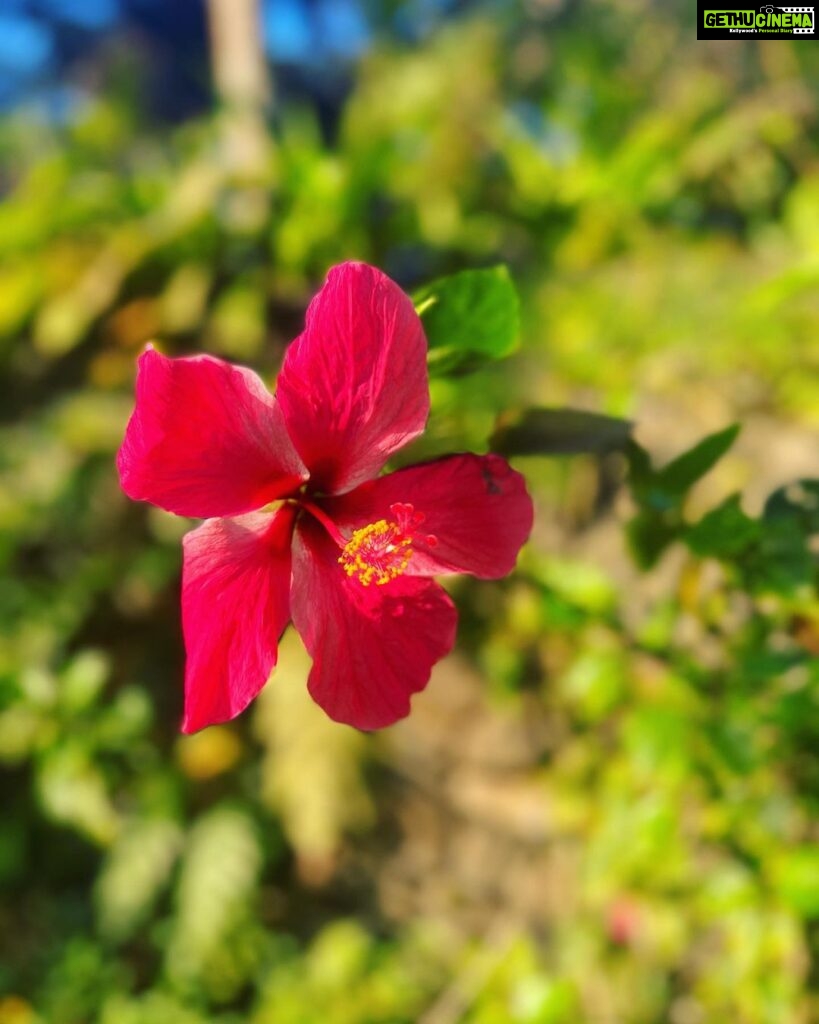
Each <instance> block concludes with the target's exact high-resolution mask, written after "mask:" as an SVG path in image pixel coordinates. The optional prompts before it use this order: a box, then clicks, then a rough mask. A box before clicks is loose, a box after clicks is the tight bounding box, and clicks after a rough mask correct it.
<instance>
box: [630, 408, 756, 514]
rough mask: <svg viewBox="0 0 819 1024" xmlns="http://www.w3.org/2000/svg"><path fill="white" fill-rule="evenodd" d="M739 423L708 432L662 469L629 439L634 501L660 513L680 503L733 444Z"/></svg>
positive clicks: (631, 483)
mask: <svg viewBox="0 0 819 1024" xmlns="http://www.w3.org/2000/svg"><path fill="white" fill-rule="evenodd" d="M739 429H740V428H739V424H736V423H735V424H734V425H733V426H730V427H727V428H726V429H725V430H720V431H718V432H717V433H715V434H709V435H708V436H707V437H704V438H703V439H702V441H700V442H698V443H697V444H695V445H694V447H693V448H690V449H689V450H688V451H687V452H683V454H682V455H679V456H677V458H676V459H673V460H672V461H671V462H669V463H668V464H667V465H665V466H663V467H662V469H655V468H654V467H653V466H652V464H651V459H650V457H649V455H648V453H647V452H646V450H645V449H644V448H642V447H641V446H640V445H639V444H637V442H636V441H633V440H630V441H629V442H628V444H627V445H626V448H625V451H626V457H627V458H628V463H629V483H630V485H631V490H632V493H633V495H634V498H635V500H636V501H637V503H638V504H640V505H643V506H644V507H647V508H650V509H653V510H655V511H658V512H662V511H667V510H669V509H672V508H675V507H676V506H678V505H680V504H681V503H682V502H683V500H684V498H685V496H686V494H687V493H688V491H689V490H690V489H691V488H692V487H693V486H694V484H695V483H697V481H698V480H700V479H701V478H702V477H704V476H705V474H706V473H707V472H708V471H709V470H710V469H712V468H713V467H714V466H715V465H716V464H717V462H719V460H720V459H721V458H722V456H723V455H724V454H725V453H726V452H727V451H728V449H729V448H730V447H731V445H732V444H733V443H734V441H735V439H736V436H737V434H738V433H739Z"/></svg>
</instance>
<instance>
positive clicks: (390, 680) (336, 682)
mask: <svg viewBox="0 0 819 1024" xmlns="http://www.w3.org/2000/svg"><path fill="white" fill-rule="evenodd" d="M338 555H339V549H338V547H337V546H336V545H335V544H334V543H333V541H332V540H331V539H330V537H329V535H328V534H327V533H326V532H325V531H324V529H323V527H321V526H319V525H318V524H317V523H316V522H315V521H314V520H311V519H305V520H303V521H301V522H300V523H299V524H298V526H297V527H296V534H295V541H294V545H293V589H292V594H291V604H292V614H293V623H294V625H295V627H296V629H297V630H298V631H299V633H300V634H301V637H302V639H303V641H304V645H305V647H306V648H307V650H308V652H309V653H310V655H311V656H312V658H313V668H312V670H311V672H310V679H309V682H308V688H309V690H310V694H311V696H312V697H313V700H315V702H316V703H317V704H319V705H320V706H321V707H322V708H324V710H325V711H326V712H327V714H328V715H329V716H330V718H332V719H334V720H335V721H336V722H344V723H346V724H347V725H353V726H355V727H356V728H357V729H380V728H383V727H384V726H387V725H392V723H393V722H396V721H397V720H398V719H399V718H403V717H404V716H405V715H407V714H409V710H410V696H411V695H412V694H413V693H417V692H418V691H419V690H423V688H424V687H425V686H426V684H427V682H428V680H429V676H430V672H431V670H432V666H433V665H434V664H435V662H436V661H438V660H439V659H440V658H442V657H443V656H444V655H445V654H447V653H448V652H449V651H450V650H451V649H452V645H453V643H454V642H455V626H456V623H457V612H456V611H455V607H454V605H453V604H452V601H451V600H450V599H449V596H448V595H447V594H446V593H445V591H443V590H442V589H441V588H440V587H439V586H438V584H437V583H433V582H432V581H431V580H420V579H417V578H412V577H406V576H403V577H398V578H397V579H395V580H392V581H390V583H388V584H387V585H386V586H383V587H381V586H376V585H372V586H369V587H364V586H362V585H361V584H360V583H359V582H358V581H357V580H355V579H351V578H349V577H348V576H346V575H345V574H344V572H343V570H342V569H341V566H340V565H339V564H338Z"/></svg>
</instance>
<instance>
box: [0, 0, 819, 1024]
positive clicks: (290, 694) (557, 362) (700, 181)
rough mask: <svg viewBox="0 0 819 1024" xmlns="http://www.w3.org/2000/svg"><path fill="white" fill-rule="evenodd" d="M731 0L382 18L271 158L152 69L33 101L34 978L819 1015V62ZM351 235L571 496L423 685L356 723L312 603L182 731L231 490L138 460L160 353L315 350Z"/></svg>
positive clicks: (5, 545) (3, 621)
mask: <svg viewBox="0 0 819 1024" xmlns="http://www.w3.org/2000/svg"><path fill="white" fill-rule="evenodd" d="M689 22H690V18H688V17H687V16H686V14H685V13H684V10H683V7H682V5H679V6H678V5H675V4H668V5H660V4H650V3H648V2H647V0H636V2H628V3H626V2H620V0H598V2H595V3H592V2H584V3H578V4H573V5H562V4H560V3H533V4H527V5H524V6H518V5H516V4H510V5H508V7H506V8H505V9H504V11H503V13H502V14H500V15H499V16H498V17H497V18H495V19H494V20H493V21H491V22H490V21H489V20H488V19H481V18H475V19H472V20H457V21H454V22H452V23H451V24H450V25H449V27H447V28H446V29H444V30H442V31H440V32H439V33H437V34H436V35H434V36H433V37H431V38H429V39H428V40H427V41H426V42H424V43H423V44H422V45H419V46H418V47H417V48H415V49H411V50H410V49H402V48H399V47H397V46H396V45H394V44H391V43H390V42H389V41H385V42H384V43H383V44H381V45H380V46H379V47H377V48H376V49H375V50H374V51H373V52H372V53H370V54H368V55H367V56H366V57H365V58H364V60H363V61H362V62H361V64H360V66H359V67H358V69H357V73H356V81H355V86H354V89H353V92H352V94H351V96H350V97H349V99H348V101H347V103H346V105H345V108H344V111H343V116H342V119H341V123H340V125H339V128H338V133H337V137H336V138H334V139H333V140H332V142H331V143H329V142H327V141H326V139H325V138H324V137H323V136H322V133H321V130H320V128H319V125H318V122H317V120H316V118H315V117H314V115H313V114H312V112H311V111H310V110H309V109H307V108H303V107H299V106H284V107H282V108H280V109H279V110H278V111H277V116H276V119H275V123H274V124H273V125H272V126H271V131H270V133H269V136H267V137H266V139H265V147H264V160H263V162H262V163H261V164H260V166H259V167H258V168H257V169H256V171H255V172H254V173H252V174H243V175H237V174H236V172H235V171H233V170H231V165H230V162H229V161H228V160H227V159H226V155H225V153H224V150H223V137H222V135H221V122H220V120H219V118H216V117H215V118H214V119H213V120H212V121H211V120H208V121H204V122H201V123H192V124H188V125H185V126H183V127H182V128H180V129H178V130H176V131H174V132H173V133H167V132H166V133H164V134H159V133H157V132H156V131H155V130H153V129H152V126H151V125H150V124H148V123H146V122H145V120H144V115H143V114H142V113H141V111H140V110H139V109H135V107H134V105H133V102H132V98H133V96H134V95H135V91H134V90H133V89H129V90H128V96H127V97H124V96H120V95H119V94H118V93H117V91H116V89H115V88H112V90H111V91H110V93H109V94H108V95H107V96H106V98H104V99H102V98H101V99H99V100H98V101H97V102H96V103H95V104H94V105H93V106H92V107H90V108H89V109H87V110H86V111H85V112H84V113H83V114H82V116H81V117H79V118H78V119H77V120H76V121H72V122H71V123H69V124H67V125H65V126H63V127H61V128H60V129H59V130H58V129H55V128H49V127H47V126H46V125H44V124H43V123H42V122H39V121H37V120H35V119H32V118H30V117H28V118H27V117H25V116H22V115H20V116H10V117H7V118H6V119H5V120H4V121H2V122H1V123H0V154H1V155H2V162H3V168H4V170H3V175H4V181H5V182H7V184H8V189H7V191H6V194H5V195H4V197H3V199H2V201H1V202H0V367H2V381H1V382H0V387H2V405H0V410H2V412H0V417H1V418H2V421H1V422H0V562H2V565H1V566H0V574H1V577H2V579H1V582H0V766H1V768H2V774H0V784H1V785H2V793H3V798H4V805H3V827H2V830H1V831H0V886H2V891H3V900H2V903H1V904H0V1024H85V1022H89V1024H90V1022H95V1024H96V1022H99V1024H164V1022H168V1024H204V1022H209V1024H234V1022H235V1024H238V1022H239V1021H250V1022H253V1024H267V1022H273V1021H275V1022H276V1024H313V1022H315V1024H401V1022H406V1024H411V1022H420V1024H453V1022H456V1021H464V1022H467V1024H495V1022H498V1024H506V1022H510V1021H511V1022H528V1024H581V1022H586V1021H588V1022H594V1024H604V1022H611V1024H626V1022H627V1024H661V1022H662V1024H666V1022H672V1024H724V1022H725V1021H726V1020H732V1021H736V1022H737V1024H771V1022H781V1024H810V1022H811V1021H813V1020H816V1019H817V1017H819V985H818V983H817V978H818V977H819V974H817V964H819V929H818V928H817V922H818V921H819V832H818V831H817V809H818V807H817V803H818V802H819V599H818V598H817V588H816V584H817V575H816V570H817V566H816V551H817V534H818V533H819V514H818V513H817V507H819V506H817V495H818V493H819V484H817V482H816V480H814V479H810V476H811V471H810V468H809V462H810V460H813V461H815V452H816V447H815V434H813V433H812V432H811V430H812V428H815V426H816V410H817V408H819V403H817V396H819V382H818V381H817V368H819V341H817V339H819V331H817V326H819V304H817V294H819V291H817V285H819V248H817V246H818V245H819V243H818V242H817V239H819V172H817V167H819V159H818V158H819V142H818V141H817V138H818V137H817V134H816V130H815V129H816V120H817V118H816V113H817V104H816V95H817V91H816V85H817V70H819V66H818V65H817V59H816V55H815V47H811V46H810V45H809V44H808V45H804V44H801V43H795V44H790V43H786V42H773V43H764V44H761V45H755V44H753V43H752V42H750V41H743V42H742V43H740V44H725V45H716V44H715V45H712V44H705V43H700V44H697V43H696V42H695V41H694V28H693V23H690V24H689ZM350 257H358V258H363V259H367V260H370V261H372V262H374V263H377V264H379V265H381V266H383V267H384V268H385V269H386V270H388V271H389V272H391V273H392V274H393V275H394V276H396V277H397V278H399V279H400V280H401V282H402V283H403V284H404V285H405V286H406V287H407V289H408V290H410V291H412V292H413V293H414V294H416V296H417V299H418V301H419V304H420V306H421V308H422V309H423V311H424V312H423V315H424V317H425V322H426V324H427V327H428V329H429V332H430V337H431V341H432V344H433V348H432V355H431V369H432V370H433V373H434V379H433V382H432V391H433V416H432V419H431V422H430V428H429V431H428V433H427V435H426V436H425V437H424V438H423V439H422V440H420V441H419V442H418V443H417V444H416V445H415V446H414V449H413V451H412V452H409V453H407V455H406V458H407V459H410V460H413V461H414V460H416V459H417V458H418V457H425V456H432V455H435V454H439V453H441V452H444V451H449V450H453V449H467V448H468V449H474V450H486V449H487V446H488V444H489V439H490V436H491V437H492V438H493V442H492V443H493V445H494V446H495V447H496V448H497V449H498V450H505V451H507V452H508V453H510V454H512V455H514V456H518V457H519V462H518V464H519V466H520V468H522V469H523V470H524V471H525V472H526V473H527V477H528V479H529V481H530V483H531V487H532V490H533V493H534V494H535V496H536V498H537V500H538V522H537V527H536V530H535V534H534V536H533V540H532V542H531V544H530V545H529V548H528V549H527V550H526V552H525V553H524V555H523V556H522V559H521V563H520V568H519V571H518V573H517V574H516V575H515V576H514V577H513V578H510V579H509V580H506V581H502V582H499V583H496V584H489V583H481V584H479V585H477V586H476V585H473V584H472V583H471V582H470V581H468V580H458V581H455V582H453V583H452V588H453V590H454V591H455V593H456V596H457V600H458V604H459V608H460V609H461V618H462V622H461V629H460V634H459V636H460V639H459V647H458V654H457V655H456V656H455V657H453V658H452V659H451V660H450V662H448V663H447V664H445V665H444V666H442V667H441V671H440V672H439V673H438V674H436V676H434V677H433V681H432V683H431V686H430V689H429V690H428V692H427V693H426V694H425V695H423V697H421V698H419V699H418V700H417V701H416V709H415V713H414V715H413V717H412V718H411V719H410V720H409V721H408V722H407V723H405V724H403V725H401V726H399V727H397V728H395V729H393V730H390V731H389V732H388V733H386V734H384V735H383V736H375V737H365V736H362V735H359V734H357V733H354V732H352V731H350V730H347V729H343V728H340V727H338V726H334V725H333V724H332V723H329V722H328V721H327V720H326V719H325V718H324V717H323V716H322V715H321V713H320V712H318V711H317V710H316V708H315V707H314V706H313V705H312V703H311V702H310V700H309V698H308V697H307V696H306V693H305V689H304V679H305V676H306V660H305V657H304V655H303V652H301V651H300V649H299V647H298V644H297V642H296V641H294V639H293V638H292V637H288V638H287V641H286V642H285V644H284V650H283V655H282V662H281V665H280V668H279V669H277V671H276V673H275V677H274V679H273V680H272V681H271V684H270V685H269V686H268V687H267V688H266V690H265V692H264V694H263V696H262V698H261V699H260V700H259V701H258V702H257V704H256V707H255V708H254V710H253V711H252V712H250V713H249V714H247V715H245V716H244V717H243V718H242V719H241V720H240V721H238V722H236V723H234V724H232V725H230V726H225V727H218V728H212V729H210V730H207V731H206V732H204V733H202V734H200V735H197V736H193V737H184V738H182V737H179V736H178V735H177V732H176V730H177V724H178V720H179V715H180V703H181V691H180V679H181V670H182V663H181V657H182V656H181V634H180V629H179V615H178V610H177V601H178V576H179V565H180V548H179V540H180V537H181V535H182V534H183V533H184V532H185V530H186V529H188V528H189V525H190V524H188V523H186V522H183V521H181V520H178V519H175V518H173V517H171V516H167V515H165V514H164V513H161V512H159V511H157V510H153V509H148V508H144V507H137V506H134V505H131V504H130V503H128V502H127V501H126V500H125V499H124V498H123V497H122V495H121V494H120V493H119V489H118V485H117V480H116V476H115V473H114V469H113V456H114V453H115V451H116V449H117V447H118V444H119V441H120V438H121V436H122V430H123V427H124V423H125V421H126V418H127V416H128V413H129V411H130V407H131V402H132V397H131V388H132V381H133V375H134V361H135V357H136V355H137V354H138V352H139V351H140V349H141V348H142V346H143V345H144V343H145V342H146V341H148V340H149V339H151V338H154V337H156V338H159V339H160V343H161V345H162V346H163V348H164V349H165V350H166V351H168V352H170V353H182V352H188V351H197V350H207V351H211V352H214V353H217V354H219V355H222V356H224V357H227V358H232V359H236V360H240V361H247V362H252V363H253V365H254V366H256V367H257V368H259V367H260V368H261V369H262V370H263V371H264V372H266V373H267V374H268V376H269V377H271V378H272V376H273V375H274V374H275V371H276V368H277V366H278V363H279V360H280V358H281V354H282V352H283V349H284V346H285V344H286V343H287V341H288V340H289V339H290V338H292V337H293V336H295V334H296V333H297V332H298V330H299V329H300V324H301V321H302V317H303V310H304V307H305V305H306V302H307V301H308V299H309V296H310V294H311V292H312V290H313V289H314V288H315V286H316V285H317V284H318V283H319V282H320V280H321V278H322V276H323V274H324V272H325V271H326V269H327V267H328V266H329V265H330V264H332V263H334V262H337V261H339V260H341V259H345V258H350ZM504 268H508V271H507V269H504ZM453 274H455V276H452V275H453ZM512 281H514V282H515V285H516V286H517V291H519V293H520V301H519V300H518V294H517V291H516V289H515V288H514V287H513V286H512V283H511V282H512ZM519 344H520V348H519V350H518V349H517V346H518V345H519ZM507 356H511V358H505V357H507ZM501 357H504V358H501ZM574 405H584V406H590V407H592V408H594V409H595V410H596V413H595V414H594V415H592V414H581V413H579V412H577V410H569V411H566V409H565V408H564V407H566V406H574ZM603 414H607V415H603ZM620 417H629V418H630V419H634V420H635V421H636V422H637V430H636V435H637V436H636V437H634V436H632V432H631V430H630V428H629V425H628V424H627V423H625V422H624V420H623V419H621V418H620ZM734 421H738V422H740V423H741V424H742V425H743V432H742V434H741V435H740V436H739V439H737V437H736V434H737V431H736V429H735V428H733V427H726V424H729V423H732V422H734ZM698 435H704V440H702V441H701V442H700V443H698V444H696V445H694V446H692V442H693V440H694V439H695V438H696V437H697V436H698ZM783 436H784V437H785V438H787V439H790V440H793V439H794V438H796V439H797V441H798V444H797V443H796V442H794V443H795V444H796V447H797V448H798V449H799V450H800V451H801V450H804V451H806V452H807V457H806V458H804V459H803V460H802V461H801V462H799V460H798V459H796V462H799V466H798V468H796V470H795V472H794V473H793V474H792V475H791V476H787V475H785V474H786V473H787V472H788V471H789V468H790V465H791V462H790V461H788V459H785V460H783V462H782V465H779V463H778V461H777V459H776V458H775V457H774V456H772V455H770V454H769V453H770V452H771V451H773V450H774V446H775V445H776V443H777V440H778V438H780V437H783ZM753 437H756V438H757V441H756V442H753V441H751V440H749V441H746V438H753ZM760 439H761V440H760ZM734 442H736V447H731V446H732V445H733V444H734ZM789 443H790V441H789ZM743 444H745V445H746V447H745V448H744V449H742V445H743ZM799 445H801V446H802V447H801V448H799ZM739 449H742V450H741V451H739ZM776 450H777V451H779V452H781V451H783V450H784V449H783V448H782V447H781V446H780V447H779V448H777V449H776ZM675 452H676V453H680V452H682V454H678V455H677V456H676V457H674V458H670V456H672V454H673V453H675ZM737 452H739V454H738V453H737ZM567 453H584V454H580V455H579V456H578V458H576V459H573V460H566V459H554V458H551V459H547V458H546V457H545V456H547V455H555V454H567ZM618 453H621V454H618ZM622 453H624V454H622ZM743 460H744V461H743ZM791 461H793V460H791ZM805 463H808V465H805ZM658 464H659V465H660V467H661V468H657V466H658ZM816 475H817V476H819V473H817V474H816ZM794 481H795V482H794ZM746 485H748V487H747V489H750V490H753V489H754V487H757V491H758V493H757V494H756V495H755V496H754V495H751V496H750V497H748V498H746V497H744V496H743V495H742V494H741V493H740V492H741V491H742V490H743V489H745V488H746ZM760 488H761V490H760ZM754 502H756V505H755V504H754ZM627 548H628V549H629V550H630V552H631V554H632V555H633V556H635V563H634V564H632V563H630V562H629V560H628V557H627Z"/></svg>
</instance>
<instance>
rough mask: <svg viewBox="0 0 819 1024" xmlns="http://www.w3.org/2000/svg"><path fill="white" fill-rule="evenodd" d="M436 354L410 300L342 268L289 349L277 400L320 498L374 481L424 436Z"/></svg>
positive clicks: (372, 273) (361, 270)
mask: <svg viewBox="0 0 819 1024" xmlns="http://www.w3.org/2000/svg"><path fill="white" fill-rule="evenodd" d="M426 355H427V345H426V339H425V337H424V331H423V328H422V326H421V321H420V320H419V318H418V316H417V314H416V312H415V309H414V307H413V305H412V302H411V301H410V299H409V298H408V297H407V296H406V295H405V294H404V292H402V291H401V289H400V288H399V287H398V285H396V284H395V283H394V282H393V281H391V280H390V279H389V278H388V277H387V276H386V275H385V274H382V273H381V271H380V270H376V269H375V268H374V267H369V266H367V265H366V264H364V263H342V264H341V265H340V266H337V267H334V268H333V269H332V270H331V271H330V273H329V274H328V276H327V281H326V283H325V285H324V287H323V288H322V289H321V291H320V292H319V293H318V295H316V297H315V298H314V299H313V301H312V302H311V303H310V308H309V309H308V310H307V322H306V327H305V330H304V333H303V334H302V335H301V336H300V337H298V338H297V339H296V340H295V341H294V342H293V343H292V344H291V345H290V347H289V348H288V350H287V352H286V354H285V358H284V365H283V367H282V372H281V374H280V375H279V382H278V390H277V398H278V400H279V402H280V403H281V407H282V410H283V412H284V415H285V418H286V420H287V429H288V431H289V433H290V436H291V437H292V438H293V443H294V444H295V446H296V448H297V449H298V452H299V454H300V455H301V457H302V459H303V460H304V462H305V463H306V465H307V466H308V467H309V469H310V474H311V477H312V479H313V482H314V485H315V487H316V489H317V490H321V491H325V492H327V493H331V494H336V493H340V492H341V491H345V490H349V489H350V488H352V487H354V486H355V485H356V484H358V483H361V481H362V480H366V479H367V478H368V477H371V476H374V475H375V474H376V473H377V472H378V471H379V470H380V469H381V467H382V466H383V465H384V463H385V462H386V461H387V459H388V458H389V456H390V455H391V454H392V453H393V452H394V451H396V450H397V449H398V448H401V447H402V446H403V445H405V444H406V443H407V442H408V441H410V440H412V438H414V437H417V436H418V434H420V433H421V431H422V430H423V429H424V424H425V423H426V419H427V416H428V415H429V384H428V380H427V364H426Z"/></svg>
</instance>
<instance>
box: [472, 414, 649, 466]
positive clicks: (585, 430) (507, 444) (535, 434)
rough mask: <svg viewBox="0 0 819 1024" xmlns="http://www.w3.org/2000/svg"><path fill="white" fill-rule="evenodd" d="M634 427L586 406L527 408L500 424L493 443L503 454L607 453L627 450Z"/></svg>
mask: <svg viewBox="0 0 819 1024" xmlns="http://www.w3.org/2000/svg"><path fill="white" fill-rule="evenodd" d="M631 430H632V424H631V423H629V421H628V420H621V419H617V418H616V417H614V416H604V415H602V414H601V413H596V412H585V411H584V410H582V409H527V410H526V411H525V412H524V413H523V414H522V416H521V417H520V419H519V420H518V421H517V422H516V423H512V424H510V425H509V426H501V427H499V428H498V429H497V430H496V431H495V433H494V434H493V435H492V438H491V440H490V442H489V446H490V448H491V449H492V451H494V452H498V453H500V454H501V455H579V454H584V453H590V454H595V455H603V454H605V453H607V452H613V451H623V450H624V449H625V448H626V446H627V444H628V442H629V439H630V437H631Z"/></svg>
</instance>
